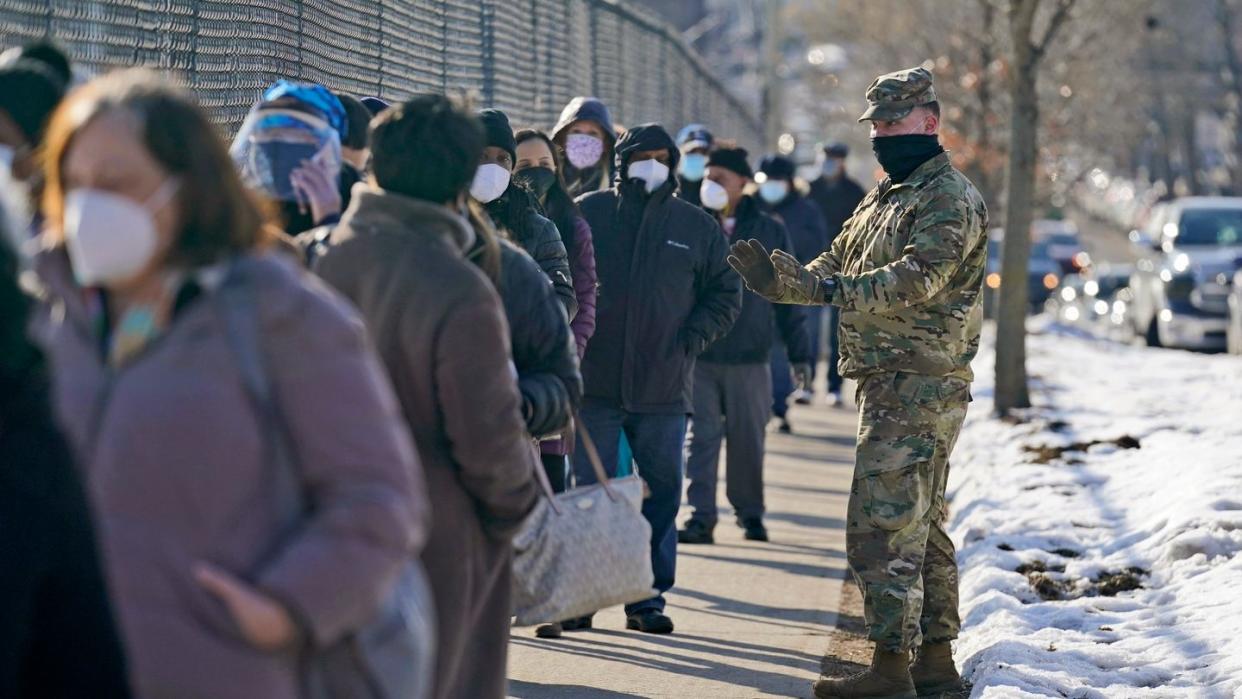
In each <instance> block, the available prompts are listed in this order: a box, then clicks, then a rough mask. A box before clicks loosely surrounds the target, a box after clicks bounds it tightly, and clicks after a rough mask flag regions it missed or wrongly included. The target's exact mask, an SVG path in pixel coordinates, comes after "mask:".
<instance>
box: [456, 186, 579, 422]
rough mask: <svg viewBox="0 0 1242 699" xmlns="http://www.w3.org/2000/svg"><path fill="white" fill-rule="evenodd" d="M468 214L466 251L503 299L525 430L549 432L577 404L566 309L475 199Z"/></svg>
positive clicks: (575, 370)
mask: <svg viewBox="0 0 1242 699" xmlns="http://www.w3.org/2000/svg"><path fill="white" fill-rule="evenodd" d="M468 219H469V221H470V224H471V226H472V227H473V228H474V233H475V242H474V245H473V246H472V247H471V248H470V249H469V250H468V251H467V253H466V257H467V259H469V260H470V261H471V262H473V263H474V264H475V266H477V267H478V268H479V269H480V270H482V271H483V272H484V274H486V275H487V277H488V279H489V280H490V281H491V282H492V285H493V286H494V287H495V288H496V292H497V293H499V294H500V300H501V303H502V304H503V305H504V309H505V319H506V320H507V321H508V326H509V345H510V347H511V350H512V353H513V365H514V368H515V369H517V374H518V390H519V391H520V392H521V395H522V417H523V419H524V420H525V422H526V431H527V433H529V435H530V436H531V438H532V439H536V440H539V439H543V438H551V437H552V436H553V435H556V434H559V433H560V432H561V431H562V430H564V429H565V428H566V427H568V426H569V423H570V420H571V418H572V417H573V414H574V413H575V412H577V410H578V407H579V406H580V405H581V404H582V375H581V374H580V373H579V371H578V355H577V353H576V352H575V351H574V342H573V336H572V334H571V333H570V330H569V322H568V321H567V320H566V319H565V309H564V308H563V307H562V306H561V302H560V300H559V299H558V298H557V296H556V293H555V292H554V291H553V290H552V285H551V284H549V283H548V277H547V276H546V275H545V274H544V272H543V270H541V269H539V265H538V264H536V263H535V261H534V260H533V259H531V257H530V255H528V254H526V252H525V251H524V250H522V249H521V248H519V247H518V246H516V245H514V244H513V243H511V242H509V241H508V240H505V239H503V238H502V237H501V236H500V234H499V233H498V232H497V231H496V230H495V228H493V226H492V223H491V219H490V218H488V216H487V214H485V213H483V211H482V210H481V209H479V208H478V207H477V205H474V204H472V205H471V206H470V212H469V216H468Z"/></svg>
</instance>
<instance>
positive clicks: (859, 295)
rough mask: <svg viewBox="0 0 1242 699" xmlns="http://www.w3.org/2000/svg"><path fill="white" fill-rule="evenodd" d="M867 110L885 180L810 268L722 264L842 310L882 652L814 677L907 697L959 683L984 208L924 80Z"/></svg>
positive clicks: (854, 528) (871, 630) (914, 76)
mask: <svg viewBox="0 0 1242 699" xmlns="http://www.w3.org/2000/svg"><path fill="white" fill-rule="evenodd" d="M867 102H868V105H869V106H868V108H867V111H866V112H864V113H863V115H862V116H861V117H860V118H859V121H869V122H870V123H871V144H872V148H873V149H874V151H875V154H876V158H877V159H878V160H879V162H880V166H881V167H883V168H884V171H885V173H886V174H887V175H888V176H887V177H886V178H885V179H884V180H882V181H881V182H880V183H879V184H878V185H877V186H876V188H875V189H873V190H871V192H870V193H869V194H867V196H866V198H864V199H863V203H862V204H861V205H860V206H859V209H858V213H857V214H855V215H854V216H853V217H852V218H851V219H850V221H849V222H848V223H847V224H846V227H845V230H844V231H842V232H841V235H840V236H838V238H837V239H836V241H834V242H833V245H832V249H831V250H829V251H828V252H826V253H824V254H823V255H820V256H819V257H818V258H816V260H815V261H814V262H812V263H811V264H809V265H806V266H803V265H801V264H800V263H799V262H798V260H797V258H795V257H793V256H792V255H790V254H789V253H788V252H785V251H782V250H776V251H774V252H772V253H771V255H770V256H769V255H768V254H767V250H766V248H765V247H764V246H763V245H762V244H761V243H758V242H757V241H753V240H752V241H739V242H737V243H735V244H734V245H733V248H732V249H731V253H730V256H729V264H730V265H732V266H733V267H734V269H736V270H738V273H739V274H741V275H742V276H743V277H744V278H745V279H746V285H747V286H748V287H749V288H751V289H753V290H754V291H755V292H756V293H758V294H760V295H762V296H764V297H765V298H768V299H770V300H772V301H774V302H777V303H795V304H804V305H812V304H815V305H824V304H832V305H834V306H837V307H839V308H841V309H842V310H843V311H844V314H843V317H842V319H841V340H842V348H841V369H842V373H843V374H845V375H846V376H847V377H850V378H853V379H856V380H857V381H858V382H859V386H858V397H859V413H860V420H859V427H858V452H857V458H856V461H855V465H854V484H853V487H852V488H851V490H850V502H849V508H848V513H847V515H846V530H845V546H846V558H847V560H848V562H849V565H850V571H851V572H852V573H853V575H854V579H855V581H856V582H857V583H858V585H859V587H860V588H861V589H862V593H863V607H864V616H865V617H866V620H867V635H868V637H869V638H870V639H871V640H872V641H874V642H875V652H874V655H873V657H872V661H871V666H870V667H869V668H868V669H867V670H866V671H865V672H863V673H862V674H859V675H855V676H852V677H844V678H842V677H829V676H822V677H821V678H820V679H819V680H818V681H817V682H816V683H815V685H814V691H815V696H816V697H820V698H821V699H833V698H836V699H853V698H862V697H876V696H900V697H913V696H915V694H916V692H917V694H920V695H928V694H939V693H940V692H945V691H953V690H954V689H956V688H959V687H960V685H961V677H960V676H959V675H958V672H957V668H956V667H955V666H954V664H953V650H952V641H953V639H955V638H957V635H958V631H959V630H960V627H961V620H960V618H959V614H958V604H957V602H958V590H957V586H958V582H957V581H958V571H957V559H956V558H955V554H954V550H953V541H952V540H951V539H950V538H949V536H948V534H947V533H946V532H945V530H944V522H945V519H946V518H947V516H948V511H947V508H946V505H945V483H946V481H947V477H948V472H949V455H950V454H951V453H952V452H953V445H954V444H955V443H956V441H957V436H958V434H959V433H960V431H961V427H962V421H963V420H964V419H965V417H966V408H967V406H968V405H969V403H970V400H971V398H970V382H971V379H972V378H973V374H972V373H971V368H970V362H971V360H972V359H973V358H974V357H975V354H976V353H977V352H978V350H979V333H980V329H981V328H982V326H983V306H982V303H981V301H982V297H981V291H982V287H983V273H984V267H985V265H986V263H987V223H988V212H987V207H986V206H985V205H984V203H983V197H982V196H981V195H980V194H979V190H978V189H976V188H975V186H974V185H973V184H971V182H970V180H968V179H967V178H966V176H965V175H963V174H962V173H960V172H958V171H957V170H956V169H954V167H953V164H952V162H951V161H950V159H949V154H948V153H947V152H945V150H944V148H943V147H942V146H941V145H940V139H939V135H938V134H939V129H940V103H939V102H938V101H937V100H936V92H935V89H934V88H933V86H932V75H931V73H930V72H929V71H927V70H926V69H924V68H910V69H908V70H901V71H897V72H895V73H889V74H887V75H881V76H880V77H878V78H876V79H875V81H874V82H872V83H871V86H870V87H869V88H868V89H867ZM916 650H917V654H916V655H915V660H914V663H913V664H911V663H910V656H911V652H912V651H916Z"/></svg>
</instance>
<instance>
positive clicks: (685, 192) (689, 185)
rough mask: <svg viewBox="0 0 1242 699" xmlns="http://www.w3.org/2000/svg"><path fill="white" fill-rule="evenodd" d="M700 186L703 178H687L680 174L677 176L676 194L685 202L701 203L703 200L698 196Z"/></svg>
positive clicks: (697, 204) (700, 204)
mask: <svg viewBox="0 0 1242 699" xmlns="http://www.w3.org/2000/svg"><path fill="white" fill-rule="evenodd" d="M702 187H703V180H688V179H686V178H684V177H682V176H681V175H678V176H677V196H678V197H679V198H681V200H682V201H684V202H686V203H687V204H694V205H695V206H702V205H703V200H702V199H701V198H700V196H699V191H700V190H701V189H702Z"/></svg>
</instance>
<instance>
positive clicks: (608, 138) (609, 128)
mask: <svg viewBox="0 0 1242 699" xmlns="http://www.w3.org/2000/svg"><path fill="white" fill-rule="evenodd" d="M575 121H590V122H594V123H596V124H598V125H599V127H600V128H601V129H603V130H604V138H605V141H604V155H603V156H601V157H600V161H599V163H598V164H597V165H595V166H594V167H589V168H586V169H585V170H579V169H578V168H576V167H574V166H573V165H572V164H571V163H569V162H566V163H565V168H564V169H565V172H564V175H565V182H566V184H567V185H568V187H569V194H570V196H574V197H576V196H580V195H583V194H590V193H591V192H597V191H601V190H603V189H606V188H607V187H608V183H609V182H611V181H612V178H613V174H614V173H613V168H612V159H611V158H610V157H609V154H610V153H612V152H613V151H614V150H615V148H616V145H617V130H616V129H615V128H613V125H612V115H611V114H609V113H608V107H607V105H605V104H604V103H603V102H601V101H599V100H598V99H596V98H595V97H575V98H573V99H572V100H570V101H569V104H567V105H565V108H564V109H563V110H561V117H560V118H559V119H557V120H556V126H555V127H553V129H552V140H553V141H555V142H556V143H557V144H559V145H560V146H561V147H562V148H563V147H564V146H565V136H566V134H565V132H566V130H567V129H568V128H569V125H570V124H572V123H574V122H575Z"/></svg>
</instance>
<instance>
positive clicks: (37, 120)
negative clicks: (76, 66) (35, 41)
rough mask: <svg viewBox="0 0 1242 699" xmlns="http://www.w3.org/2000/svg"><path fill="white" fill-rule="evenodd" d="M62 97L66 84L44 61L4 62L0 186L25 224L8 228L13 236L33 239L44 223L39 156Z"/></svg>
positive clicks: (0, 105)
mask: <svg viewBox="0 0 1242 699" xmlns="http://www.w3.org/2000/svg"><path fill="white" fill-rule="evenodd" d="M64 95H65V84H64V83H63V82H61V80H60V78H59V76H58V75H57V74H56V72H55V71H53V70H52V69H51V68H50V67H48V66H47V65H46V64H44V63H42V62H39V61H35V60H33V59H30V58H21V57H18V58H16V59H15V60H13V61H10V62H8V63H5V64H4V65H3V66H0V186H3V187H5V189H6V190H13V193H14V195H15V196H12V197H9V207H10V209H11V210H9V212H8V214H9V217H10V218H11V219H13V220H15V221H17V222H18V223H19V225H20V227H21V230H14V231H10V234H11V235H13V236H14V238H15V239H16V238H18V237H20V238H23V239H27V238H30V237H33V236H34V235H36V234H37V233H38V232H39V229H40V228H41V227H42V217H41V216H39V215H38V200H39V197H40V196H41V194H42V190H43V173H42V170H41V169H40V168H39V162H38V156H37V154H38V152H39V149H40V147H41V146H42V144H43V135H44V130H45V128H46V126H47V121H48V118H49V117H51V115H52V112H53V111H54V110H55V109H56V105H58V104H60V101H61V99H62V98H63V97H64Z"/></svg>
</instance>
